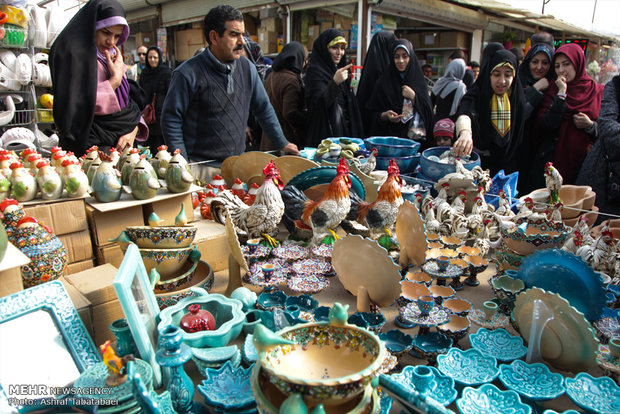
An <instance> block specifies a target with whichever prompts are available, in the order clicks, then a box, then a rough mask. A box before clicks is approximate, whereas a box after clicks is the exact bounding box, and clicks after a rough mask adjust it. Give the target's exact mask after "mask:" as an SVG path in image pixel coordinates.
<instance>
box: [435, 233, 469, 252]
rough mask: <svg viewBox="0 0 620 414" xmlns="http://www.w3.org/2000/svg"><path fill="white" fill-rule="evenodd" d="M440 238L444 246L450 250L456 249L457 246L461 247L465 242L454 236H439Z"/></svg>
mask: <svg viewBox="0 0 620 414" xmlns="http://www.w3.org/2000/svg"><path fill="white" fill-rule="evenodd" d="M440 240H441V243H443V245H444V246H446V247H447V248H448V249H452V250H458V248H459V247H461V246H462V245H463V243H465V241H463V240H461V239H459V238H458V237H454V236H441V239H440Z"/></svg>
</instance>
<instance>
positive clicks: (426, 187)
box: [400, 154, 431, 202]
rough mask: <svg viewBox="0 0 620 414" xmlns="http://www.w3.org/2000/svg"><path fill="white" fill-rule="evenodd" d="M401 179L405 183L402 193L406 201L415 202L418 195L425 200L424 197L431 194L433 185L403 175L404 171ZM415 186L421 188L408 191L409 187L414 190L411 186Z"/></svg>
mask: <svg viewBox="0 0 620 414" xmlns="http://www.w3.org/2000/svg"><path fill="white" fill-rule="evenodd" d="M418 162H419V154H418ZM400 178H402V179H403V181H404V182H405V183H404V185H403V188H401V193H402V195H403V198H404V199H405V200H409V201H411V202H413V201H415V196H416V194H420V196H422V199H424V197H426V196H427V195H429V194H430V193H431V185H430V184H429V183H427V182H424V181H421V180H418V179H417V178H415V177H412V176H410V175H406V174H403V172H402V171H401V175H400ZM415 185H418V186H420V188H418V189H417V190H415V191H408V188H407V187H409V188H413V187H410V186H415Z"/></svg>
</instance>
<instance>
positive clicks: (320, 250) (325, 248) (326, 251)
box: [310, 244, 334, 259]
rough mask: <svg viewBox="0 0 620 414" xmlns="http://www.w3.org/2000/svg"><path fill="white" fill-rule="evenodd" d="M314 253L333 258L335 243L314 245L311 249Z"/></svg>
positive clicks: (318, 255)
mask: <svg viewBox="0 0 620 414" xmlns="http://www.w3.org/2000/svg"><path fill="white" fill-rule="evenodd" d="M310 251H311V252H312V254H313V255H315V256H317V257H324V258H325V259H331V257H332V252H333V251H334V245H332V244H319V245H318V246H312V248H311V249H310Z"/></svg>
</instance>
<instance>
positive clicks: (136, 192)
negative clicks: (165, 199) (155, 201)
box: [121, 155, 161, 200]
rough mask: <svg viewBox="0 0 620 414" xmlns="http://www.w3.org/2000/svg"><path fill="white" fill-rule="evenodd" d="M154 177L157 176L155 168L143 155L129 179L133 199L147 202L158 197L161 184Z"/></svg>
mask: <svg viewBox="0 0 620 414" xmlns="http://www.w3.org/2000/svg"><path fill="white" fill-rule="evenodd" d="M125 165H127V164H125ZM121 174H122V173H121ZM153 175H155V172H154V171H153V167H151V164H149V162H148V161H147V160H146V156H144V155H141V156H140V161H138V163H137V164H136V165H135V167H133V169H132V171H131V176H130V177H129V187H130V188H131V195H132V196H133V198H135V199H136V200H147V199H149V198H153V197H155V195H157V190H159V189H160V188H161V184H159V181H158V180H157V178H155V177H154V176H153ZM121 180H122V178H121Z"/></svg>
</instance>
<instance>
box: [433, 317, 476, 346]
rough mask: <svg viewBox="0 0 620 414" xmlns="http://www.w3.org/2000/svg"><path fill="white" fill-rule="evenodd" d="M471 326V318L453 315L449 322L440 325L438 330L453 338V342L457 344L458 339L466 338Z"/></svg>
mask: <svg viewBox="0 0 620 414" xmlns="http://www.w3.org/2000/svg"><path fill="white" fill-rule="evenodd" d="M470 327H471V322H470V321H469V319H467V318H466V317H463V316H458V315H452V316H451V317H450V319H449V320H448V322H446V323H444V324H443V325H439V326H438V327H437V330H438V331H439V332H441V333H442V334H444V335H445V336H447V337H448V338H450V339H452V342H453V343H454V345H455V346H456V345H457V342H458V341H460V340H461V339H463V338H465V336H466V335H467V333H468V332H469V328H470Z"/></svg>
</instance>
